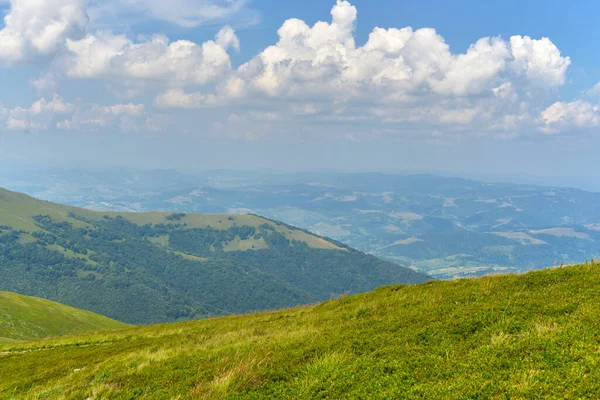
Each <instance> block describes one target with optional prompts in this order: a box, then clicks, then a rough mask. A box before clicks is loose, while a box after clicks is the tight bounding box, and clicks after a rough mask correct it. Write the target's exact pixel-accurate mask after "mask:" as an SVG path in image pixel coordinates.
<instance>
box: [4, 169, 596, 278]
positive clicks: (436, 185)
mask: <svg viewBox="0 0 600 400" xmlns="http://www.w3.org/2000/svg"><path fill="white" fill-rule="evenodd" d="M43 176H44V179H43V180H35V181H33V180H31V179H30V180H28V179H24V178H21V179H20V181H19V182H15V181H14V180H10V182H13V185H14V187H19V188H22V189H23V190H26V191H27V192H28V193H35V194H37V195H39V196H41V197H44V198H48V199H55V200H60V201H61V202H65V203H68V204H73V205H77V206H84V207H86V208H93V209H102V210H134V211H146V210H169V211H178V212H199V213H206V212H209V213H242V214H247V213H254V214H259V215H263V216H267V217H269V218H273V219H275V220H278V221H284V222H286V223H288V224H292V225H294V226H298V227H301V228H303V229H306V230H308V231H310V232H314V233H316V234H318V235H322V236H326V237H329V238H333V239H335V240H336V241H337V242H340V243H344V244H345V245H348V246H350V247H352V248H356V249H358V250H360V251H363V252H365V253H368V254H374V255H376V256H378V257H380V258H384V259H387V260H391V261H393V262H395V263H398V264H399V265H403V266H407V267H410V268H413V269H416V270H419V271H423V272H426V273H428V274H430V275H431V276H434V277H436V278H455V277H463V276H479V275H485V274H488V273H498V272H519V271H526V270H531V269H539V268H545V267H546V266H548V265H552V264H560V263H563V262H564V263H567V264H572V263H577V262H584V261H585V260H588V259H593V258H595V257H597V256H599V255H600V193H594V192H586V191H583V190H578V189H570V188H564V187H544V186H536V185H530V184H508V183H486V182H481V181H474V180H468V179H461V178H452V177H443V176H435V175H428V174H419V175H390V174H381V173H335V172H302V173H269V172H254V173H253V172H236V171H206V172H177V171H134V170H129V171H123V172H121V173H117V172H116V171H111V170H83V171H72V170H62V171H58V170H55V171H52V172H51V173H45V174H44V175H43ZM28 182H29V183H28Z"/></svg>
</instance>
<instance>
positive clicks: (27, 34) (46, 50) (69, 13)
mask: <svg viewBox="0 0 600 400" xmlns="http://www.w3.org/2000/svg"><path fill="white" fill-rule="evenodd" d="M86 3H87V1H86V0H44V1H39V0H10V10H9V12H8V13H7V14H6V16H5V17H4V25H5V26H4V28H3V29H2V30H0V60H2V61H5V62H17V61H22V60H30V59H34V58H36V57H44V56H46V57H47V56H52V55H53V54H54V53H56V52H58V51H60V50H61V49H62V48H64V44H65V40H66V39H67V38H77V37H80V36H81V35H83V34H84V33H85V31H86V29H87V25H88V17H87V14H86Z"/></svg>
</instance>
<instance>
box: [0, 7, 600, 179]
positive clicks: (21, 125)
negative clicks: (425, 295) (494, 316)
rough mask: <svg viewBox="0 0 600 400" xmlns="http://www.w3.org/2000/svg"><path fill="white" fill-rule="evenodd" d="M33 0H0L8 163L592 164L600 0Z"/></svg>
mask: <svg viewBox="0 0 600 400" xmlns="http://www.w3.org/2000/svg"><path fill="white" fill-rule="evenodd" d="M38 3H39V2H38V1H34V0H10V1H9V0H0V6H1V7H2V9H3V11H4V14H5V19H4V24H3V25H2V29H1V30H0V68H1V69H2V73H1V74H0V87H1V88H2V90H1V91H0V103H1V105H0V157H1V158H2V161H3V162H4V163H9V164H10V163H16V162H20V163H22V162H30V163H38V164H43V165H44V164H48V165H50V164H52V165H64V166H94V167H100V166H114V165H126V166H134V167H142V168H169V167H174V168H202V169H208V168H227V167H229V168H271V169H286V170H300V169H315V168H329V169H338V170H382V171H400V172H402V171H428V172H444V173H454V174H463V175H468V174H471V175H472V174H484V175H485V174H488V175H507V176H508V175H519V174H525V175H538V176H546V177H557V178H560V179H562V178H563V177H582V176H585V177H589V178H587V179H590V180H593V179H594V177H595V176H597V175H598V174H597V173H596V172H595V171H597V170H598V167H600V161H598V160H597V159H598V157H597V156H596V152H595V149H597V148H598V144H600V142H599V140H598V135H597V132H598V128H599V126H600V85H598V86H596V84H597V83H598V82H599V81H600V52H598V51H597V48H596V47H597V43H598V39H599V37H598V36H600V29H599V28H598V26H597V15H599V13H600V3H597V2H584V1H573V2H565V1H526V2H524V1H512V0H511V1H502V2H497V1H453V2H448V1H419V2H400V1H384V0H379V1H373V0H370V1H367V0H353V1H342V0H331V1H329V0H327V1H325V0H308V1H302V2H290V1H273V0H254V1H250V0H247V1H246V0H172V1H170V2H164V1H160V0H122V1H117V0H104V1H98V0H90V1H86V0H47V1H45V2H43V5H42V6H40V5H39V4H38ZM32 21H35V22H32ZM579 181H580V180H579ZM573 182H575V180H573Z"/></svg>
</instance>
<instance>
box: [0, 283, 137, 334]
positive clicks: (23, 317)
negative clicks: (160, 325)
mask: <svg viewBox="0 0 600 400" xmlns="http://www.w3.org/2000/svg"><path fill="white" fill-rule="evenodd" d="M128 327H131V325H129V324H125V323H123V322H119V321H115V320H112V319H110V318H107V317H104V316H102V315H98V314H95V313H92V312H89V311H84V310H79V309H76V308H73V307H69V306H65V305H63V304H60V303H56V302H53V301H49V300H45V299H40V298H37V297H30V296H23V295H20V294H17V293H9V292H0V343H1V342H13V341H23V340H34V339H43V338H48V337H53V336H59V335H67V334H78V333H86V332H93V331H106V330H113V329H124V328H128Z"/></svg>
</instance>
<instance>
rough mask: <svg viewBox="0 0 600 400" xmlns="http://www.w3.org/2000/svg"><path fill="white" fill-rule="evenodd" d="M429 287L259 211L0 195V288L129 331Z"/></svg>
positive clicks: (415, 276)
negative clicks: (125, 208) (382, 289)
mask: <svg viewBox="0 0 600 400" xmlns="http://www.w3.org/2000/svg"><path fill="white" fill-rule="evenodd" d="M428 279H429V278H428V276H427V275H425V274H423V273H420V272H415V271H413V270H411V269H409V268H404V267H402V266H399V265H396V264H393V263H391V262H387V261H383V260H380V259H378V258H376V257H374V256H372V255H366V254H364V253H361V252H359V251H357V250H354V249H352V248H350V247H348V246H345V245H343V244H341V243H338V242H336V241H333V240H331V239H327V238H324V237H319V236H316V235H314V234H311V233H309V232H307V231H304V230H301V229H297V228H294V227H292V226H290V225H286V224H284V223H281V222H278V221H274V220H270V219H266V218H264V217H260V216H256V215H225V214H223V215H220V214H211V215H200V214H186V213H172V212H169V213H164V212H163V213H160V212H150V213H121V212H95V211H90V210H85V209H80V208H76V207H71V206H65V205H60V204H55V203H50V202H47V201H40V200H36V199H34V198H32V197H29V196H27V195H24V194H21V193H16V192H11V191H8V190H4V189H0V290H5V291H11V292H17V293H20V294H25V295H31V296H37V297H42V298H46V299H50V300H54V301H59V302H61V303H64V304H67V305H70V306H74V307H78V308H81V309H84V310H89V311H93V312H97V313H100V314H102V315H106V316H107V317H110V318H114V319H117V320H120V321H124V322H127V323H133V324H148V323H158V322H169V321H178V320H188V319H196V318H201V317H207V316H217V315H227V314H233V313H246V312H252V311H257V310H266V309H279V308H285V307H291V306H295V305H299V304H308V303H313V302H317V301H322V300H327V299H330V298H332V297H336V296H339V295H342V294H346V293H359V292H364V291H368V290H372V289H374V288H376V287H377V286H381V285H385V284H391V283H420V282H424V281H426V280H428Z"/></svg>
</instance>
